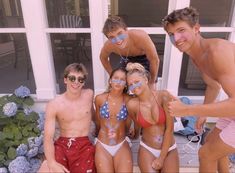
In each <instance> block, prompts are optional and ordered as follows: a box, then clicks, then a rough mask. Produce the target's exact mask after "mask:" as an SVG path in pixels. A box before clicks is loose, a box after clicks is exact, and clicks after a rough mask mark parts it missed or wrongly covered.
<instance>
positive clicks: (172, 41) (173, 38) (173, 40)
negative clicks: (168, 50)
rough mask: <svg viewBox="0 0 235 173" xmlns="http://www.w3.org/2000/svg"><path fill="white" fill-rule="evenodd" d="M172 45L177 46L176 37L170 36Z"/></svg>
mask: <svg viewBox="0 0 235 173" xmlns="http://www.w3.org/2000/svg"><path fill="white" fill-rule="evenodd" d="M169 37H170V40H171V43H172V44H174V45H175V36H174V35H169Z"/></svg>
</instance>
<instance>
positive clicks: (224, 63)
mask: <svg viewBox="0 0 235 173" xmlns="http://www.w3.org/2000/svg"><path fill="white" fill-rule="evenodd" d="M207 50H208V61H209V63H210V64H211V65H212V66H213V67H214V68H215V69H214V70H216V71H218V72H222V71H224V70H225V67H226V68H228V67H230V66H231V65H233V64H234V61H235V44H234V43H231V42H229V41H227V40H223V39H208V49H207Z"/></svg>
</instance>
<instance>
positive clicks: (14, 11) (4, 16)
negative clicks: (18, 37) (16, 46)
mask: <svg viewBox="0 0 235 173" xmlns="http://www.w3.org/2000/svg"><path fill="white" fill-rule="evenodd" d="M11 27H13V28H18V27H24V21H23V16H22V9H21V3H20V0H14V1H12V0H0V28H11Z"/></svg>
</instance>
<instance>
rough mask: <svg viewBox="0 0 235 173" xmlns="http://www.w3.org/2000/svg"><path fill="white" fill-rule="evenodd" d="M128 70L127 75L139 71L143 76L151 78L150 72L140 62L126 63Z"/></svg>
mask: <svg viewBox="0 0 235 173" xmlns="http://www.w3.org/2000/svg"><path fill="white" fill-rule="evenodd" d="M126 70H127V76H129V75H131V74H133V73H138V74H140V75H141V76H143V77H146V78H147V79H148V80H149V79H150V75H149V72H148V71H147V70H146V69H145V68H144V66H142V65H141V64H140V63H132V62H129V63H128V64H127V65H126Z"/></svg>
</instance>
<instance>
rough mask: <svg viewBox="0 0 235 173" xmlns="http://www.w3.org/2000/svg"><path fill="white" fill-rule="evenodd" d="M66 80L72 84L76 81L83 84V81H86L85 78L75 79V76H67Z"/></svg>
mask: <svg viewBox="0 0 235 173" xmlns="http://www.w3.org/2000/svg"><path fill="white" fill-rule="evenodd" d="M67 78H68V79H69V80H70V81H71V82H73V83H74V82H75V81H76V79H77V81H78V82H79V83H84V82H85V80H86V78H85V77H76V76H73V75H71V76H67Z"/></svg>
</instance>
